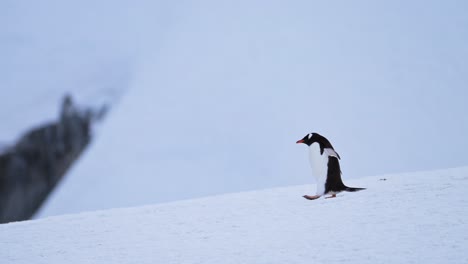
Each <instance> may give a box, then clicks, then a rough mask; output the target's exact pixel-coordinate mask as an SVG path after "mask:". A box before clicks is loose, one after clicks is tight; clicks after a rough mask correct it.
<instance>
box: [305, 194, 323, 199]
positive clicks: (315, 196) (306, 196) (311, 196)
mask: <svg viewBox="0 0 468 264" xmlns="http://www.w3.org/2000/svg"><path fill="white" fill-rule="evenodd" d="M302 197H304V198H306V199H307V200H315V199H318V198H320V195H304V196H302Z"/></svg>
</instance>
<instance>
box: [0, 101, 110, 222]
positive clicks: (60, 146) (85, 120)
mask: <svg viewBox="0 0 468 264" xmlns="http://www.w3.org/2000/svg"><path fill="white" fill-rule="evenodd" d="M100 116H101V115H96V114H95V113H94V112H93V111H91V110H79V109H78V108H77V107H76V106H75V105H74V104H73V102H72V99H71V97H70V96H66V97H65V98H64V100H63V102H62V107H61V114H60V118H59V120H57V122H54V123H50V124H45V125H42V126H40V127H37V128H35V129H33V130H31V131H29V132H27V133H26V134H25V135H23V136H22V137H21V138H20V139H19V140H18V142H17V143H16V144H15V145H13V146H11V147H8V148H7V149H5V150H4V151H3V153H2V154H0V223H5V222H11V221H20V220H26V219H30V218H31V217H32V216H33V215H34V213H35V212H36V211H37V210H38V209H39V207H40V206H41V204H42V203H43V202H44V200H45V199H46V198H47V196H48V194H49V193H50V192H51V191H52V190H53V189H54V187H55V186H56V184H57V183H58V182H59V181H60V179H61V178H62V177H63V176H64V175H65V173H66V171H67V170H68V169H69V168H70V166H71V165H72V164H73V162H74V161H75V160H76V159H77V158H78V157H79V156H80V153H82V151H83V150H84V149H85V148H86V146H87V145H88V144H89V142H90V140H91V133H90V132H91V129H90V128H91V123H92V122H93V120H95V119H96V118H97V117H100Z"/></svg>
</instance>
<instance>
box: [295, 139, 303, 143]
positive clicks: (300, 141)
mask: <svg viewBox="0 0 468 264" xmlns="http://www.w3.org/2000/svg"><path fill="white" fill-rule="evenodd" d="M300 143H304V140H303V139H301V140H298V141H297V142H296V144H300Z"/></svg>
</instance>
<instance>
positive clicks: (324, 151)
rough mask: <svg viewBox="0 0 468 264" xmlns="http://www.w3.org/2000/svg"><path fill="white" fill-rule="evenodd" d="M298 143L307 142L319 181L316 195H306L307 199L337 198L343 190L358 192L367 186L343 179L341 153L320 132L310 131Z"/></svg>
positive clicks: (313, 171) (316, 177)
mask: <svg viewBox="0 0 468 264" xmlns="http://www.w3.org/2000/svg"><path fill="white" fill-rule="evenodd" d="M296 144H306V145H307V146H308V148H309V162H310V166H311V168H312V173H313V175H314V176H315V179H316V181H317V192H316V194H315V195H304V196H303V197H304V198H305V199H307V200H316V199H318V198H320V197H322V196H324V195H329V196H326V197H325V199H329V198H336V197H337V196H336V195H337V194H338V193H340V192H343V191H346V192H357V191H362V190H365V189H366V188H358V187H348V186H346V185H345V184H344V183H343V180H342V179H341V168H340V159H341V157H340V155H339V154H338V153H337V152H336V151H335V149H334V148H333V146H332V144H331V143H330V141H328V139H326V138H325V137H324V136H322V135H320V134H318V133H309V134H307V135H305V136H304V137H303V138H302V139H300V140H298V141H297V142H296ZM340 196H341V195H340Z"/></svg>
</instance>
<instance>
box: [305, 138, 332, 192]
mask: <svg viewBox="0 0 468 264" xmlns="http://www.w3.org/2000/svg"><path fill="white" fill-rule="evenodd" d="M309 161H310V166H311V167H312V174H313V175H314V177H315V178H316V179H317V193H318V194H319V193H321V192H322V188H325V182H326V179H327V172H328V155H327V153H326V152H325V151H324V152H323V154H321V153H320V145H319V144H318V143H312V144H311V145H310V147H309Z"/></svg>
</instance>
